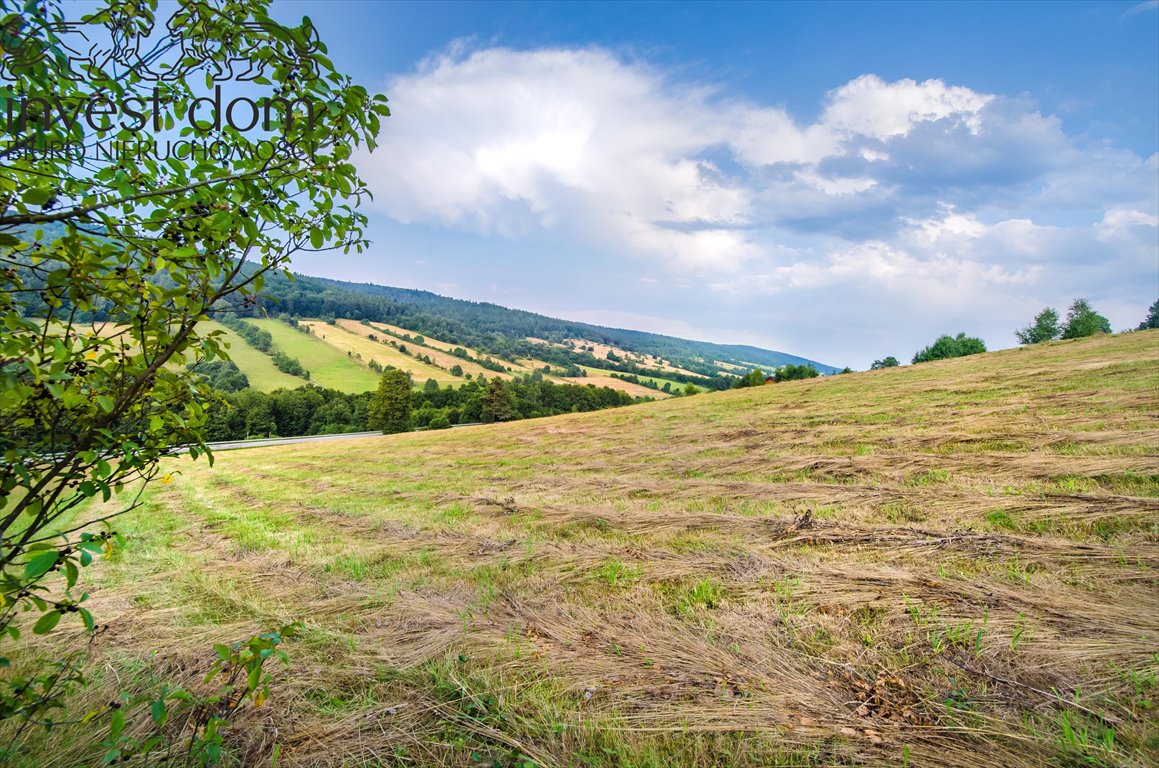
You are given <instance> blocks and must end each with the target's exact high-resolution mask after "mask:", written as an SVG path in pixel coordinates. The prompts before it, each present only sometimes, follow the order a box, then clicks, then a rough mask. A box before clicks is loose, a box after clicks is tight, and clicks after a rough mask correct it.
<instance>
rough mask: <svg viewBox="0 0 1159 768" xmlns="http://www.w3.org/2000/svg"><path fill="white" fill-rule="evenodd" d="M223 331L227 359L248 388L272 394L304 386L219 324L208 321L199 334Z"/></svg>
mask: <svg viewBox="0 0 1159 768" xmlns="http://www.w3.org/2000/svg"><path fill="white" fill-rule="evenodd" d="M210 331H224V332H225V337H226V339H227V340H228V341H229V345H230V346H229V359H230V360H233V362H234V363H236V364H237V367H238V368H240V369H241V372H242V373H244V374H245V375H246V378H247V379H249V382H250V386H251V387H253V388H254V389H256V390H258V391H259V392H273V391H274V390H275V389H294V388H296V387H301V386H305V384H306V380H305V379H301V378H298V377H297V376H291V375H290V374H288V373H282V372H281V371H279V370H278V369H277V366H275V365H274V361H273V359H272V358H271V357H270V356H269V355H267V354H266V353H265V352H259V351H258V350H256V349H254V348H253V347H251V346H250V345H249V344H247V343H246V342H245V339H243V338H242V337H241V336H238V335H237V334H236V333H235V332H233V331H231V330H230V329H228V328H226V327H225V326H224V325H222V324H221V323H217V322H213V321H209V322H206V323H205V327H204V328H202V329H201V331H200V332H202V333H208V332H210Z"/></svg>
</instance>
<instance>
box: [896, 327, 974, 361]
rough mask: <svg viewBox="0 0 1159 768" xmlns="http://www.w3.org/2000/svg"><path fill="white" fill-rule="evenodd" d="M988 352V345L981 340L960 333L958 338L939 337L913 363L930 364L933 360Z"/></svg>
mask: <svg viewBox="0 0 1159 768" xmlns="http://www.w3.org/2000/svg"><path fill="white" fill-rule="evenodd" d="M985 351H986V344H985V343H984V342H983V341H982V340H981V339H979V338H975V337H973V336H967V335H966V334H965V333H959V334H958V335H957V336H948V335H947V336H939V337H938V338H937V340H936V341H934V343H933V344H931V345H930V346H928V347H926V348H925V349H923V350H920V351H919V352H918V353H917V354H915V355H914V359H913V362H915V363H928V362H929V361H931V360H946V359H948V358H951V357H965V356H966V355H976V354H978V353H979V352H985Z"/></svg>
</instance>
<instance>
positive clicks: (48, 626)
mask: <svg viewBox="0 0 1159 768" xmlns="http://www.w3.org/2000/svg"><path fill="white" fill-rule="evenodd" d="M60 615H61V614H60V611H49V612H48V613H46V614H44V615H43V616H41V617H40V618H39V619H38V620H37V622H36V623H35V624H33V625H32V634H34V635H43V634H46V633H48V632H51V631H52V630H53V628H54V627H55V626H56V625H57V624H59V623H60Z"/></svg>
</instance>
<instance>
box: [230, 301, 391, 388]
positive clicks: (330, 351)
mask: <svg viewBox="0 0 1159 768" xmlns="http://www.w3.org/2000/svg"><path fill="white" fill-rule="evenodd" d="M251 322H253V323H254V324H255V325H257V326H258V327H260V328H263V329H265V330H267V331H269V332H270V335H271V336H273V337H274V346H275V347H277V348H278V349H279V350H281V351H282V352H285V353H286V354H287V355H289V356H290V357H296V358H297V359H298V360H299V361H300V362H301V363H302V365H303V366H304V367H305V368H306V370H308V371H309V372H310V383H312V384H317V385H319V386H322V387H331V388H333V389H337V390H340V391H342V392H367V391H369V390H372V389H374V388H375V387H377V386H378V376H377V375H376V374H375V373H374V371H372V370H370V369H369V368H368V367H366V365H365V364H362V363H359V362H358V361H357V360H354V359H352V358H350V357H347V356H346V354H345V353H344V352H339V351H338V350H337V349H336V348H335V347H334V346H332V345H330V344H327V343H326V342H325V341H324V340H322V339H319V338H315V337H314V336H311V335H309V334H306V333H303V332H302V331H298V330H295V329H293V328H291V327H290V326H288V325H286V324H285V323H283V322H282V321H280V320H271V319H268V318H267V319H261V320H253V321H251ZM296 381H298V382H299V386H300V385H302V384H305V382H303V381H302V380H301V379H296Z"/></svg>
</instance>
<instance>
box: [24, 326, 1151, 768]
mask: <svg viewBox="0 0 1159 768" xmlns="http://www.w3.org/2000/svg"><path fill="white" fill-rule="evenodd" d="M167 470H168V471H170V472H172V473H173V475H172V476H173V478H174V479H173V482H171V483H169V484H167V485H163V486H162V485H158V486H155V487H150V488H149V489H148V490H147V492H146V494H147V502H146V505H145V507H144V508H142V509H141V510H139V511H137V512H135V513H134V514H133V515H131V516H130V517H128V518H125V519H123V520H121V521H119V522H118V523H117V527H118V530H119V532H120V533H121V534H122V535H123V536H124V539H125V545H124V548H123V551H122V552H118V553H115V554H114V555H113V556H112V557H111V558H110V559H109V560H107V561H105V562H103V563H101V564H100V565H99V566H98V567H96V568H90V569H88V570H87V571H86V572H85V573H84V578H86V579H88V580H89V583H88V585H87V589H88V590H89V591H90V592H91V594H92V601H91V608H92V610H93V611H94V613H96V614H97V615H98V617H99V618H98V620H99V621H100V622H101V623H107V624H108V628H107V629H106V630H105V631H103V632H101V633H100V634H99V635H98V636H97V637H96V638H95V639H94V641H93V642H92V645H91V650H90V653H91V654H92V655H93V657H94V661H95V662H97V663H96V664H94V665H93V666H94V668H98V669H99V670H100V671H99V672H97V673H96V679H95V682H96V684H95V685H94V686H92V687H91V688H90V689H89V690H87V691H85V692H84V693H82V694H80V696H82V697H84V700H83V701H78V702H74V703H75V704H76V709H75V711H84V709H85V708H86V707H91V706H95V705H97V704H99V702H100V701H102V700H103V698H107V696H108V695H109V692H110V691H112V690H115V689H117V688H118V686H120V687H124V686H126V685H130V686H135V687H137V688H148V687H150V686H158V685H160V684H161V682H162V681H171V682H180V683H184V684H189V685H193V686H196V685H197V684H198V680H199V679H200V677H201V676H202V675H203V674H204V673H205V671H206V668H207V665H208V664H209V663H210V660H211V659H210V657H211V656H212V652H211V650H210V649H211V648H212V646H213V644H214V643H220V642H230V641H232V640H235V639H239V638H243V637H248V636H251V635H253V634H254V633H255V632H259V631H262V630H265V629H269V628H273V627H277V626H280V625H283V624H285V623H287V622H290V621H294V620H298V621H302V622H304V625H305V628H304V629H303V630H302V631H301V632H300V633H299V634H298V635H297V636H296V637H295V638H292V639H288V640H287V641H286V642H285V643H284V644H283V646H282V647H284V648H285V650H286V651H287V652H288V653H289V655H290V659H291V662H290V666H289V667H288V668H287V669H285V670H279V671H278V673H277V680H276V681H275V682H274V684H273V685H272V692H271V695H272V699H271V701H270V702H269V703H268V704H267V705H266V706H264V707H262V708H260V709H255V708H248V709H246V710H245V711H244V712H239V714H238V716H237V717H236V718H235V719H234V720H233V721H231V728H230V730H229V732H228V734H227V738H226V746H227V749H228V750H230V751H231V753H232V754H233V755H234V756H235V757H236V758H237V760H238V761H239V762H240V763H241V764H244V765H271V764H275V763H276V765H278V766H343V765H381V766H418V765H422V766H464V765H486V766H504V767H506V766H511V767H512V768H514V767H515V766H519V768H526V767H527V766H541V767H543V768H556V767H558V768H564V767H565V766H568V767H571V766H591V767H597V766H598V767H606V768H611V767H612V766H632V767H635V768H645V767H647V768H656V767H658V766H673V767H675V766H720V767H721V768H723V767H724V766H741V767H743V766H751V767H753V768H755V767H757V766H775V765H786V766H788V765H793V766H822V765H825V766H828V765H880V766H887V765H888V766H952V767H961V768H966V767H967V766H971V767H972V766H978V765H1001V766H1014V767H1015V768H1021V767H1024V766H1025V767H1030V766H1057V765H1070V766H1080V765H1082V766H1088V765H1090V766H1124V767H1126V766H1143V765H1153V764H1155V763H1156V761H1159V711H1157V709H1156V706H1155V700H1156V696H1157V694H1159V690H1157V676H1159V591H1157V588H1159V331H1145V332H1138V333H1130V334H1123V335H1120V336H1114V337H1111V336H1100V337H1093V338H1088V339H1082V340H1077V341H1066V342H1055V343H1048V344H1043V345H1036V346H1034V347H1028V348H1021V349H1014V350H1007V351H1003V352H996V353H988V354H984V355H975V356H971V357H965V358H958V359H954V360H946V361H941V362H933V363H925V364H921V365H915V366H909V367H904V368H890V369H885V370H879V371H870V372H866V373H858V374H852V375H845V376H833V377H823V378H818V379H811V380H806V381H795V382H787V383H784V384H780V385H777V386H766V387H753V388H749V389H743V390H734V391H728V392H719V393H709V394H705V395H701V396H697V397H692V398H678V399H673V400H668V401H664V402H656V403H650V404H644V405H639V406H634V407H631V408H622V409H614V410H610V411H604V412H600V413H589V414H573V415H566V416H560V417H553V418H545V419H539V420H535V421H526V422H514V423H509V424H494V425H488V426H480V427H471V428H467V429H462V430H454V431H451V432H441V433H434V432H427V433H418V434H403V435H392V436H386V437H381V438H368V439H362V440H349V441H346V440H343V441H333V442H326V443H319V444H306V445H296V446H283V447H277V448H262V449H253V450H248V451H241V452H228V453H221V454H219V455H218V456H217V458H216V463H215V466H214V467H213V468H212V469H210V468H209V467H208V465H207V464H206V462H204V461H200V462H191V461H189V460H186V459H172V460H170V461H169V462H168V466H167ZM90 514H93V513H92V512H91V511H90ZM53 642H66V643H71V644H73V645H74V646H75V647H77V648H80V647H82V646H83V645H84V643H85V642H86V641H85V639H84V638H83V637H82V636H81V635H80V634H79V633H77V634H75V635H74V636H72V638H71V639H68V636H66V635H64V634H62V633H60V632H58V633H57V635H56V636H54V637H53ZM46 739H47V740H46V741H45V742H44V743H43V744H40V745H37V750H36V751H35V752H32V753H29V754H30V755H34V757H28V759H27V760H25V761H24V765H25V766H31V765H33V764H35V765H37V766H43V768H57V767H61V768H63V766H71V765H73V764H75V762H76V761H77V760H78V758H79V757H80V756H79V754H78V752H77V749H79V747H77V745H76V743H75V742H72V741H70V740H69V737H68V729H67V728H62V729H57V730H54V731H53V732H52V733H51V734H49V735H48V736H47V737H46Z"/></svg>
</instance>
